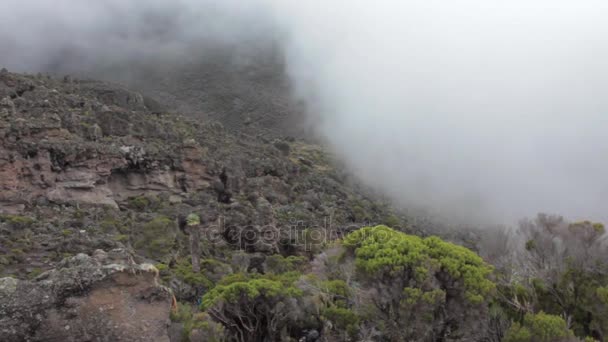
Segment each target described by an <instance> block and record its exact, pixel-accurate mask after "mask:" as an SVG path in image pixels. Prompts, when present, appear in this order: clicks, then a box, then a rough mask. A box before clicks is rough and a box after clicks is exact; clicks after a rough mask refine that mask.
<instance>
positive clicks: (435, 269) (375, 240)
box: [343, 226, 495, 303]
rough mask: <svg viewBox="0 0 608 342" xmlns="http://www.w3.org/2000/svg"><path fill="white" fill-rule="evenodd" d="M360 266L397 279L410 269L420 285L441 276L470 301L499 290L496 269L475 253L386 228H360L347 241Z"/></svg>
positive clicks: (344, 242) (476, 301)
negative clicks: (460, 286) (493, 275)
mask: <svg viewBox="0 0 608 342" xmlns="http://www.w3.org/2000/svg"><path fill="white" fill-rule="evenodd" d="M343 244H344V245H345V246H346V247H347V248H349V249H350V250H352V251H354V252H355V255H356V265H357V267H358V268H359V269H360V270H361V271H363V272H364V273H366V274H367V275H369V276H371V277H385V276H389V277H395V276H398V275H399V274H402V273H403V272H404V271H406V270H408V272H410V273H411V274H412V275H413V278H415V280H416V281H418V282H419V283H422V282H424V281H425V280H427V279H429V278H430V277H432V276H434V275H436V274H438V273H440V272H445V273H447V274H448V275H449V276H450V277H451V278H452V280H453V281H460V282H462V283H463V285H464V288H463V290H464V293H465V296H466V298H467V299H468V300H469V301H470V302H472V303H481V302H483V301H484V300H485V298H486V296H487V295H489V294H490V293H491V292H492V290H493V289H494V287H495V284H494V283H493V282H492V281H491V280H490V279H489V276H490V274H491V273H492V267H490V266H489V265H487V264H486V263H485V262H484V261H483V260H482V259H481V257H479V256H478V255H477V254H475V253H474V252H472V251H471V250H469V249H467V248H465V247H462V246H457V245H454V244H452V243H449V242H445V241H443V240H441V239H440V238H438V237H435V236H432V237H428V238H424V239H423V238H420V237H418V236H413V235H408V234H405V233H401V232H398V231H395V230H393V229H391V228H388V227H386V226H377V227H366V228H362V229H359V230H357V231H355V232H353V233H351V234H349V235H347V236H346V237H345V238H344V241H343Z"/></svg>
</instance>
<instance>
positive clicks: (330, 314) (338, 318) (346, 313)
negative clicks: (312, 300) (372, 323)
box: [322, 306, 359, 336]
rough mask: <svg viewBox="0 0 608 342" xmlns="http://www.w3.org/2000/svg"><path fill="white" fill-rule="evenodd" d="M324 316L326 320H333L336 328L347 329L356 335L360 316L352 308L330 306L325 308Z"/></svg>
mask: <svg viewBox="0 0 608 342" xmlns="http://www.w3.org/2000/svg"><path fill="white" fill-rule="evenodd" d="M322 316H323V318H324V319H325V320H328V321H330V322H332V324H334V327H335V328H338V329H340V330H345V331H347V332H348V333H349V335H351V336H353V335H355V334H356V332H357V330H358V325H359V316H358V315H357V314H356V313H355V312H353V311H352V310H349V309H346V308H341V307H336V306H330V307H328V308H325V309H324V310H323V312H322Z"/></svg>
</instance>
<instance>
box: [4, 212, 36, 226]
mask: <svg viewBox="0 0 608 342" xmlns="http://www.w3.org/2000/svg"><path fill="white" fill-rule="evenodd" d="M0 220H1V221H3V222H6V223H8V225H9V226H11V228H14V229H24V228H28V227H31V226H32V225H34V223H36V220H35V219H33V218H31V217H28V216H20V215H0Z"/></svg>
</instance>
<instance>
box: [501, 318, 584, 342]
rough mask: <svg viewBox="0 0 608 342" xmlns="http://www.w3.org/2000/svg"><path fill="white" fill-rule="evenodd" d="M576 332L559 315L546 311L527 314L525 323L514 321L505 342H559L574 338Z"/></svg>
mask: <svg viewBox="0 0 608 342" xmlns="http://www.w3.org/2000/svg"><path fill="white" fill-rule="evenodd" d="M573 336H574V333H573V332H572V330H569V329H568V326H567V324H566V321H564V320H563V318H561V317H559V316H554V315H548V314H545V313H544V312H540V313H538V314H527V315H526V316H525V317H524V321H523V324H520V323H513V325H512V326H511V328H509V330H508V331H507V333H506V335H505V338H504V339H503V341H504V342H559V341H568V340H570V339H572V337H573Z"/></svg>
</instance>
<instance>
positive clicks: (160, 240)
mask: <svg viewBox="0 0 608 342" xmlns="http://www.w3.org/2000/svg"><path fill="white" fill-rule="evenodd" d="M134 235H135V238H134V247H135V248H136V249H139V250H142V251H144V252H145V254H146V255H147V256H149V257H152V258H156V259H159V258H162V257H163V256H166V255H167V254H169V253H170V252H171V250H172V248H173V246H174V245H175V237H176V231H175V224H174V222H173V220H171V219H170V218H168V217H166V216H158V217H156V218H155V219H153V220H152V221H149V222H146V223H144V224H141V225H139V226H137V231H136V233H135V234H134Z"/></svg>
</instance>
